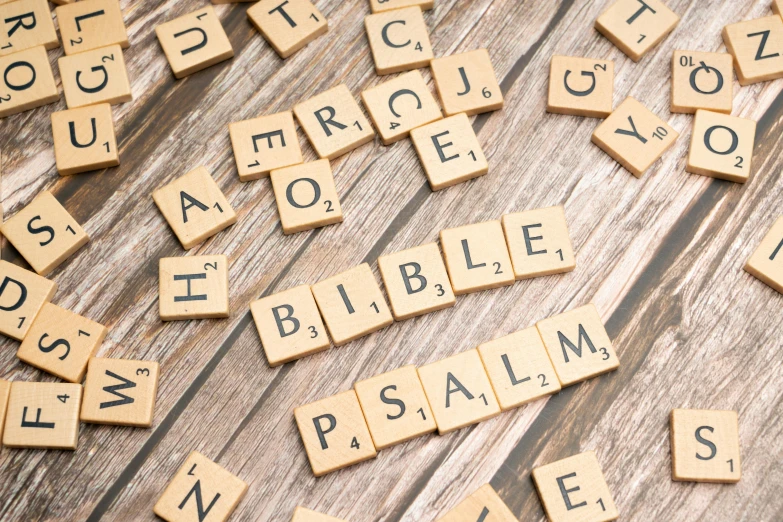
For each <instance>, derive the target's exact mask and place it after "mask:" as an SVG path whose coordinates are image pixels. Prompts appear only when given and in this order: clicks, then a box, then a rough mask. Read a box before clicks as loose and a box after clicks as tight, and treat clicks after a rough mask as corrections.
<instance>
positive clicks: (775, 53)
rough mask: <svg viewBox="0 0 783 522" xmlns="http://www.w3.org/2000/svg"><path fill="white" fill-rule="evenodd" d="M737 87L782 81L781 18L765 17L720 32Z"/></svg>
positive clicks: (782, 22) (730, 26) (782, 26)
mask: <svg viewBox="0 0 783 522" xmlns="http://www.w3.org/2000/svg"><path fill="white" fill-rule="evenodd" d="M723 43H724V44H726V49H728V51H729V52H730V53H731V54H732V55H733V56H734V69H735V71H736V72H737V80H739V83H740V85H750V84H752V83H757V82H764V81H767V80H775V79H777V78H783V18H781V17H780V16H767V17H765V18H757V19H755V20H746V21H744V22H738V23H736V24H731V25H727V26H726V27H724V28H723Z"/></svg>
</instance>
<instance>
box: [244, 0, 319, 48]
mask: <svg viewBox="0 0 783 522" xmlns="http://www.w3.org/2000/svg"><path fill="white" fill-rule="evenodd" d="M247 17H248V18H249V19H250V22H251V23H252V24H253V25H254V26H255V28H256V29H258V32H260V33H261V34H262V35H263V37H264V38H265V39H266V41H267V42H269V45H271V46H272V47H273V48H274V49H275V51H277V54H279V55H280V58H288V57H289V56H291V55H292V54H294V53H295V52H296V51H298V50H299V49H301V48H302V47H304V46H305V45H307V44H309V43H310V42H312V41H313V40H315V39H316V38H318V37H319V36H321V35H322V34H326V31H328V30H329V22H327V21H326V17H325V16H324V15H322V14H321V12H320V11H319V10H318V9H317V8H316V7H315V6H314V5H313V4H312V3H310V2H309V1H308V0H285V1H280V0H261V1H260V2H258V3H257V4H255V5H253V6H252V7H251V8H250V9H248V10H247Z"/></svg>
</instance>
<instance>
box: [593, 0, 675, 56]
mask: <svg viewBox="0 0 783 522" xmlns="http://www.w3.org/2000/svg"><path fill="white" fill-rule="evenodd" d="M679 21H680V17H679V16H677V14H676V13H674V12H673V11H672V10H671V9H669V8H668V7H666V5H665V4H664V3H663V2H661V1H660V0H617V2H615V3H614V4H612V6H611V7H610V8H609V9H607V10H606V11H604V13H603V14H602V15H601V16H599V17H598V19H597V20H596V21H595V28H596V29H597V30H598V32H599V33H601V34H602V35H604V36H605V37H606V38H608V39H609V41H610V42H612V43H613V44H614V45H616V46H617V47H618V48H619V49H620V50H621V51H622V52H624V53H625V54H627V55H628V57H629V58H631V60H633V61H635V62H638V61H639V60H641V58H642V56H644V55H645V54H647V51H649V50H650V49H652V48H653V47H655V46H656V45H658V43H660V41H661V40H663V39H664V38H665V37H666V35H667V34H669V33H670V32H671V30H672V29H674V27H675V26H676V25H677V23H678V22H679Z"/></svg>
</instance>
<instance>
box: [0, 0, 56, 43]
mask: <svg viewBox="0 0 783 522" xmlns="http://www.w3.org/2000/svg"><path fill="white" fill-rule="evenodd" d="M0 20H2V21H3V24H2V26H0V56H5V55H7V54H13V53H18V52H19V51H24V50H25V49H30V48H31V47H37V46H39V45H43V46H44V47H45V48H47V49H54V48H56V47H60V41H59V40H58V39H57V32H56V31H55V30H54V22H53V21H52V13H51V12H50V11H49V2H47V1H46V0H19V1H16V2H10V3H7V4H3V5H2V7H0Z"/></svg>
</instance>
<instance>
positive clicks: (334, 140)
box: [294, 84, 375, 159]
mask: <svg viewBox="0 0 783 522" xmlns="http://www.w3.org/2000/svg"><path fill="white" fill-rule="evenodd" d="M294 114H295V115H296V119H297V120H299V125H300V126H301V127H302V130H304V132H305V134H306V135H307V139H308V140H310V143H311V144H312V146H313V148H314V149H315V151H316V153H318V157H319V158H327V159H334V158H336V157H338V156H342V155H343V154H345V153H347V152H350V151H352V150H353V149H355V148H356V147H358V146H360V145H364V144H365V143H367V142H368V141H372V139H373V138H374V137H375V131H374V130H373V129H372V127H371V126H370V122H369V121H367V118H366V117H365V116H364V113H363V112H362V110H361V109H360V108H359V104H358V103H357V102H356V100H355V99H354V97H353V95H352V94H351V91H349V90H348V87H346V86H345V84H340V85H338V86H337V87H334V88H332V89H329V90H328V91H326V92H322V93H321V94H318V95H316V96H313V97H312V98H310V99H309V100H307V101H304V102H302V103H300V104H297V105H294Z"/></svg>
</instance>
